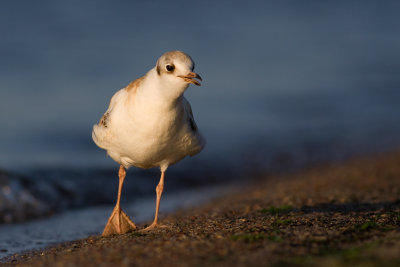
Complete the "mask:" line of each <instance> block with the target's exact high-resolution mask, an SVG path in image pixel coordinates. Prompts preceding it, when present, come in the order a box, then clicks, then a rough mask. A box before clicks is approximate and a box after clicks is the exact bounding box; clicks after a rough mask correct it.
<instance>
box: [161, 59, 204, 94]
mask: <svg viewBox="0 0 400 267" xmlns="http://www.w3.org/2000/svg"><path fill="white" fill-rule="evenodd" d="M193 70H194V62H193V60H192V59H191V57H190V56H189V55H188V54H186V53H184V52H181V51H170V52H167V53H165V54H163V55H162V56H161V57H160V58H159V59H158V61H157V65H156V71H157V74H158V76H159V77H160V79H161V80H162V82H163V84H165V87H166V89H169V90H176V91H177V92H180V91H181V93H183V92H184V91H185V90H186V88H187V87H188V86H189V84H190V83H192V84H195V85H197V86H200V82H199V81H197V80H196V78H197V79H199V80H200V81H201V80H202V79H201V77H200V75H199V74H197V73H195V72H193Z"/></svg>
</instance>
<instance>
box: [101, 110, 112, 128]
mask: <svg viewBox="0 0 400 267" xmlns="http://www.w3.org/2000/svg"><path fill="white" fill-rule="evenodd" d="M109 119H110V112H108V111H107V112H106V113H104V115H103V117H101V119H100V124H101V125H103V126H104V127H106V128H107V127H108V121H109Z"/></svg>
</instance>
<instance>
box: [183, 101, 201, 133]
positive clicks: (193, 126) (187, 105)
mask: <svg viewBox="0 0 400 267" xmlns="http://www.w3.org/2000/svg"><path fill="white" fill-rule="evenodd" d="M183 107H184V109H185V113H186V114H187V116H188V118H187V120H188V123H189V126H190V129H192V131H193V132H195V133H196V132H197V131H198V129H197V125H196V122H195V121H194V117H193V112H192V107H191V106H190V103H189V101H187V100H186V98H183Z"/></svg>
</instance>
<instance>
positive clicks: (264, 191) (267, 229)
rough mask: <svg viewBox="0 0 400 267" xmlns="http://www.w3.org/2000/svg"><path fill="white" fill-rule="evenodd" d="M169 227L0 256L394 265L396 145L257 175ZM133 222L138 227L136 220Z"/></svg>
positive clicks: (13, 259)
mask: <svg viewBox="0 0 400 267" xmlns="http://www.w3.org/2000/svg"><path fill="white" fill-rule="evenodd" d="M161 223H162V224H164V225H166V226H167V227H166V228H159V229H157V230H155V231H154V232H150V233H141V232H131V233H127V234H124V235H120V236H113V237H107V238H102V237H100V236H91V237H88V238H85V239H81V240H77V241H72V242H67V243H63V244H59V245H56V246H53V247H48V248H46V249H44V250H38V251H31V252H27V253H23V254H21V255H19V254H18V255H13V256H10V257H6V258H5V259H3V260H2V262H3V264H5V265H18V266H43V265H48V266H54V265H57V266H64V265H69V266H81V265H82V266H83V265H85V266H86V265H88V266H92V265H100V264H101V265H102V266H115V265H116V264H117V265H118V264H119V265H121V266H130V265H138V266H150V265H151V266H154V265H156V264H162V265H163V266H194V265H215V266H243V265H248V266H257V265H258V266H259V265H263V266H265V265H269V266H271V265H272V266H280V265H285V264H286V265H289V266H291V265H297V266H323V265H327V264H330V265H331V266H343V265H344V266H346V265H348V266H351V265H354V264H370V265H372V266H377V265H381V264H382V263H384V264H386V265H387V266H395V265H396V264H400V255H398V254H399V253H398V251H400V151H395V152H391V153H384V154H381V155H375V156H368V157H358V158H355V159H351V160H348V161H346V162H344V163H334V164H324V165H321V166H315V167H311V168H309V169H306V170H300V171H297V172H295V173H291V174H283V175H275V176H268V177H267V178H266V179H265V180H263V179H261V178H258V179H257V180H256V181H255V184H253V185H250V186H246V187H242V188H237V189H236V191H235V192H232V193H230V194H228V195H224V196H223V197H220V198H217V199H214V200H213V201H211V202H209V203H206V204H203V205H201V206H199V207H195V208H191V209H188V208H186V209H184V210H180V211H177V212H174V213H172V214H169V215H166V216H162V217H161ZM139 227H140V228H141V227H144V225H143V224H139Z"/></svg>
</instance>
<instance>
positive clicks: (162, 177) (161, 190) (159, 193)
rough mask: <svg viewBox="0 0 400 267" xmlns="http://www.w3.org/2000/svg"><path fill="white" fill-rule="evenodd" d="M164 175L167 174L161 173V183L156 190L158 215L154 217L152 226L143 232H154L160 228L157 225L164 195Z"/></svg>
mask: <svg viewBox="0 0 400 267" xmlns="http://www.w3.org/2000/svg"><path fill="white" fill-rule="evenodd" d="M164 174H165V172H161V178H160V182H159V183H158V185H157V188H156V193H157V202H156V214H155V216H154V221H153V223H152V224H151V225H150V226H148V227H147V228H145V229H143V231H148V230H152V229H154V228H156V227H157V226H158V224H157V222H158V210H159V209H160V200H161V195H162V192H163V190H164Z"/></svg>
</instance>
